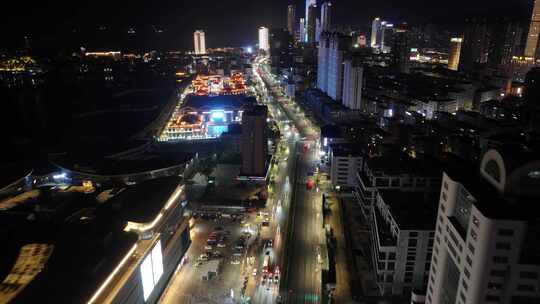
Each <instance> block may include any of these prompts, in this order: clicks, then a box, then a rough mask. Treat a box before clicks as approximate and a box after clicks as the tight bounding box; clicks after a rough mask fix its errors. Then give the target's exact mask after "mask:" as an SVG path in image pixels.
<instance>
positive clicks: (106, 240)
mask: <svg viewBox="0 0 540 304" xmlns="http://www.w3.org/2000/svg"><path fill="white" fill-rule="evenodd" d="M41 191H42V195H41V196H39V197H38V198H37V199H36V200H34V201H33V202H32V203H31V204H26V205H23V206H20V207H17V208H15V209H12V210H10V211H8V212H2V213H0V218H1V219H2V222H3V223H4V229H5V231H6V233H5V235H4V237H3V239H2V243H3V250H2V253H1V254H0V255H1V258H0V277H2V278H5V277H6V275H8V274H9V273H14V274H16V273H15V272H13V271H17V270H16V269H12V267H14V264H15V262H16V260H17V259H18V257H19V250H20V249H21V248H22V247H23V246H25V245H27V244H45V245H52V248H53V249H52V254H51V255H50V258H49V259H48V260H47V261H46V263H45V267H43V269H42V270H41V271H40V272H39V273H38V274H37V275H36V276H35V278H34V279H33V280H31V281H29V282H28V283H27V285H26V287H25V286H18V287H17V288H19V289H20V290H21V291H20V293H19V294H18V295H17V296H16V298H15V300H14V301H13V303H37V302H42V303H43V302H48V303H75V302H82V301H85V300H87V299H89V298H90V296H91V294H92V293H93V292H94V291H95V290H97V289H98V287H99V285H100V284H101V283H102V282H103V281H104V280H105V278H106V277H107V276H108V275H109V274H110V273H111V272H112V271H113V269H114V267H115V266H116V265H117V264H118V263H119V261H120V260H121V259H122V257H123V256H124V255H125V254H126V253H127V251H128V250H129V248H131V247H132V246H133V245H134V244H135V242H136V241H137V239H138V237H137V235H135V234H131V233H126V232H124V231H123V230H122V229H123V223H122V222H121V221H120V220H118V219H117V218H116V217H115V216H114V213H113V212H112V210H111V209H110V205H109V206H104V207H105V208H96V207H95V206H96V201H95V199H94V196H93V195H92V194H82V193H58V192H56V191H54V192H52V191H53V190H47V189H42V190H41ZM37 205H39V206H40V208H39V209H37V207H36V206H37ZM39 210H41V211H39ZM17 272H18V271H17ZM10 287H11V288H13V287H14V286H13V285H11V286H10ZM2 290H9V288H6V289H4V288H2ZM3 296H6V294H2V293H0V299H1V298H2V297H3Z"/></svg>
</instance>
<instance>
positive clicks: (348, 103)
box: [343, 59, 364, 110]
mask: <svg viewBox="0 0 540 304" xmlns="http://www.w3.org/2000/svg"><path fill="white" fill-rule="evenodd" d="M343 69H344V71H343V105H344V106H345V107H347V108H349V109H351V110H361V109H362V108H363V105H362V87H363V83H364V67H363V66H362V65H360V64H358V63H356V62H355V61H354V60H351V59H349V60H346V61H345V63H344V68H343Z"/></svg>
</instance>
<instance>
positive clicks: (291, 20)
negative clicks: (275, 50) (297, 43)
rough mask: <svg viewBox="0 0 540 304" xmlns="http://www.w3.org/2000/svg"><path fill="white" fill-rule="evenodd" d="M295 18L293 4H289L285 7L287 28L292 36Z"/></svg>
mask: <svg viewBox="0 0 540 304" xmlns="http://www.w3.org/2000/svg"><path fill="white" fill-rule="evenodd" d="M295 20H296V8H295V7H294V5H292V4H289V6H288V7H287V30H288V31H289V33H290V34H291V35H292V36H294V27H295Z"/></svg>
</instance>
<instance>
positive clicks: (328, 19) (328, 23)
mask: <svg viewBox="0 0 540 304" xmlns="http://www.w3.org/2000/svg"><path fill="white" fill-rule="evenodd" d="M331 27H332V3H331V2H330V1H326V2H324V3H323V4H322V5H321V31H325V32H328V31H330V29H331Z"/></svg>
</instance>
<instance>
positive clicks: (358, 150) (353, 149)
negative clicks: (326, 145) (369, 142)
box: [330, 143, 365, 157]
mask: <svg viewBox="0 0 540 304" xmlns="http://www.w3.org/2000/svg"><path fill="white" fill-rule="evenodd" d="M330 149H331V150H332V154H333V155H334V156H335V157H358V156H363V155H365V152H364V149H363V146H361V145H358V144H354V143H337V144H331V145H330Z"/></svg>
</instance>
